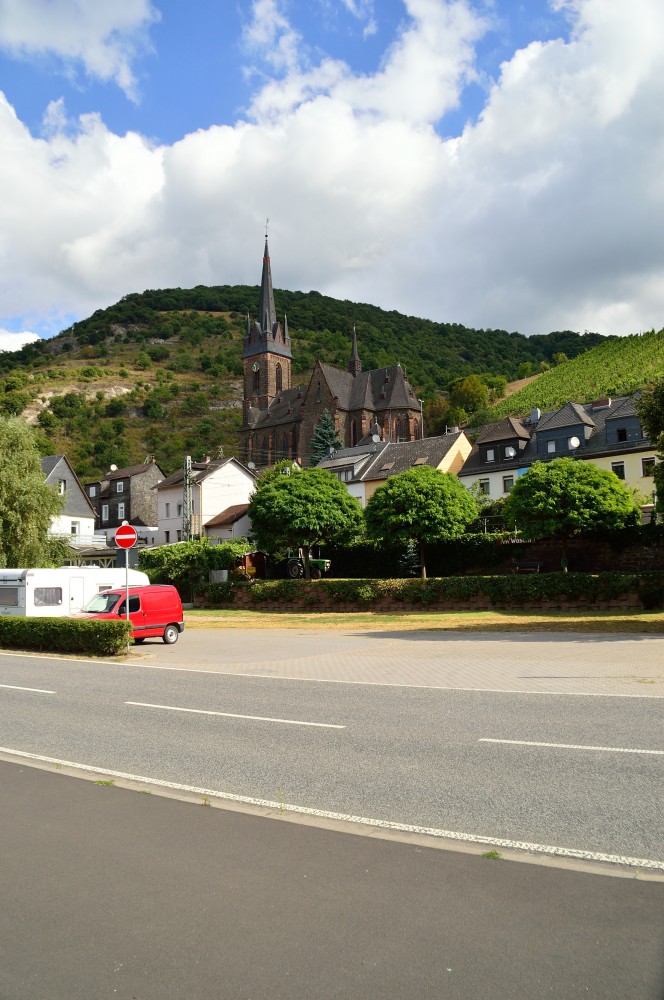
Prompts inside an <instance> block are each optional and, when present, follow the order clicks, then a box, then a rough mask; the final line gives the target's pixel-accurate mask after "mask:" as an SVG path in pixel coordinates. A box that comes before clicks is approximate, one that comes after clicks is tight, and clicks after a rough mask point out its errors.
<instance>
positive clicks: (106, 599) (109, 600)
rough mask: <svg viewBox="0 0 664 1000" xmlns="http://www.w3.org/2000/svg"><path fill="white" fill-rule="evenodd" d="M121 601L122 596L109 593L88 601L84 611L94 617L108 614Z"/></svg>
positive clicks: (97, 595) (98, 595)
mask: <svg viewBox="0 0 664 1000" xmlns="http://www.w3.org/2000/svg"><path fill="white" fill-rule="evenodd" d="M119 600H120V595H119V594H114V593H113V591H109V592H108V593H106V594H96V595H95V596H94V597H93V598H92V600H91V601H88V603H87V604H86V606H85V607H84V608H83V610H84V611H89V612H90V614H93V615H95V614H97V615H99V614H108V612H109V611H112V610H113V608H114V607H115V605H116V604H117V603H118V601H119Z"/></svg>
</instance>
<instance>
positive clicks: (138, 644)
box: [134, 636, 145, 646]
mask: <svg viewBox="0 0 664 1000" xmlns="http://www.w3.org/2000/svg"><path fill="white" fill-rule="evenodd" d="M142 642H145V636H143V638H142V639H134V645H135V646H140V645H141V643H142Z"/></svg>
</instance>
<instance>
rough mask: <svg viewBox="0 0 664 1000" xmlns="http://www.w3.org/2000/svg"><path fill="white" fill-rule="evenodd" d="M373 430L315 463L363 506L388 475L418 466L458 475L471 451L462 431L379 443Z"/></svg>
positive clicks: (376, 431) (376, 432) (377, 435)
mask: <svg viewBox="0 0 664 1000" xmlns="http://www.w3.org/2000/svg"><path fill="white" fill-rule="evenodd" d="M374 431H375V433H374V434H373V435H367V437H366V438H365V439H364V441H363V442H362V443H360V444H358V445H357V446H356V447H355V448H342V449H340V450H339V451H336V452H335V453H334V454H333V455H330V457H329V458H325V459H323V461H322V462H319V463H318V468H319V469H327V470H328V471H329V472H332V473H333V474H334V475H335V476H337V478H338V479H339V481H340V482H342V483H344V485H345V486H346V489H347V490H348V492H349V493H350V494H351V496H354V497H357V499H358V500H359V501H360V503H361V504H362V506H363V507H366V505H367V501H368V500H369V499H370V497H371V496H373V494H374V493H375V492H376V490H377V489H378V487H379V486H382V485H383V483H384V482H385V481H386V480H387V479H389V477H390V476H396V475H398V473H400V472H407V471H408V470H409V469H414V468H417V467H418V466H420V465H429V466H431V468H433V469H440V471H441V472H453V473H458V472H460V471H461V469H462V467H463V464H464V462H465V460H466V459H467V458H468V456H469V455H470V452H471V449H472V445H471V443H470V441H469V439H468V437H467V436H466V434H465V432H464V431H455V432H452V433H450V434H441V435H440V437H430V438H423V439H421V440H416V441H389V440H381V438H380V436H379V434H378V427H377V426H376V425H374ZM374 439H375V440H374Z"/></svg>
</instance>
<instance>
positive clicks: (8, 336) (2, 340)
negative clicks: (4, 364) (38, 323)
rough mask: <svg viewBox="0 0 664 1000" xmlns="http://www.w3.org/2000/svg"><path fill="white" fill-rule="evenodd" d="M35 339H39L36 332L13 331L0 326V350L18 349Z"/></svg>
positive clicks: (32, 342)
mask: <svg viewBox="0 0 664 1000" xmlns="http://www.w3.org/2000/svg"><path fill="white" fill-rule="evenodd" d="M35 340H39V337H38V336H37V334H36V333H28V332H27V331H24V332H22V333H14V332H13V331H12V330H3V329H2V327H0V351H20V350H21V348H22V347H25V345H26V344H34V342H35Z"/></svg>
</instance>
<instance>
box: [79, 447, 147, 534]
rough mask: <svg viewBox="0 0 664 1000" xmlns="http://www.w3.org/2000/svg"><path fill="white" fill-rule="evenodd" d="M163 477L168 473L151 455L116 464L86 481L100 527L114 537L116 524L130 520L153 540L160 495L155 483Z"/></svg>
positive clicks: (97, 524) (97, 526)
mask: <svg viewBox="0 0 664 1000" xmlns="http://www.w3.org/2000/svg"><path fill="white" fill-rule="evenodd" d="M163 478H164V473H163V472H162V471H161V469H160V468H159V466H158V465H157V463H156V462H155V460H154V458H150V459H149V460H147V461H146V462H144V463H143V464H142V465H129V466H126V467H125V468H122V469H118V468H117V467H116V466H114V465H112V466H111V467H110V469H109V470H108V472H107V473H106V474H105V475H104V476H102V478H101V479H97V480H95V481H94V482H89V483H86V484H85V491H86V493H87V495H88V499H89V500H90V503H91V504H92V506H93V507H94V509H95V515H96V516H95V526H96V529H97V531H100V532H103V533H104V534H105V535H106V538H107V539H108V540H109V541H111V540H112V539H113V538H114V536H115V531H116V528H118V527H119V526H120V525H121V524H122V522H123V521H128V522H129V524H132V525H133V526H134V527H135V528H137V529H138V532H139V537H140V538H143V539H144V540H145V541H146V542H148V543H152V542H153V541H154V538H155V534H156V527H157V497H156V494H155V493H154V491H153V487H154V486H156V485H157V483H159V482H161V480H162V479H163Z"/></svg>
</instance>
